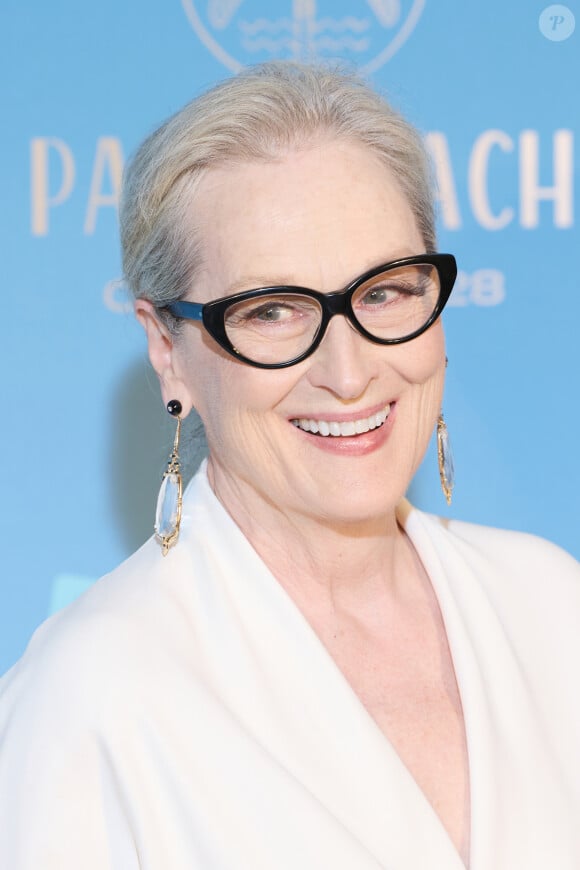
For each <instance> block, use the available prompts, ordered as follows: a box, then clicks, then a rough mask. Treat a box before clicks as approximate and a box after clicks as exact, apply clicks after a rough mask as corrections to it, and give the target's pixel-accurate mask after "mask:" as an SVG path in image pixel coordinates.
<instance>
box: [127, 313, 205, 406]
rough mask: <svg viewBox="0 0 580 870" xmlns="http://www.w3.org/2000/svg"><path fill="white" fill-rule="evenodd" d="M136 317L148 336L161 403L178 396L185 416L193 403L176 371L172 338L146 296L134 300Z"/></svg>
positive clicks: (150, 357)
mask: <svg viewBox="0 0 580 870" xmlns="http://www.w3.org/2000/svg"><path fill="white" fill-rule="evenodd" d="M135 316H136V318H137V320H138V321H139V323H140V324H141V326H142V327H143V329H144V330H145V334H146V336H147V347H148V351H149V360H150V361H151V365H152V366H153V368H154V369H155V371H156V373H157V377H158V378H159V383H160V386H161V394H162V397H163V402H164V404H165V405H167V402H169V401H170V400H172V399H179V401H180V402H181V405H182V407H183V413H182V417H184V418H185V417H186V416H187V415H188V413H189V411H190V410H191V408H192V402H191V400H190V398H189V394H188V391H187V388H186V386H185V384H184V383H183V381H182V379H181V378H180V376H179V374H178V371H177V365H176V358H175V355H176V348H175V338H174V336H173V335H172V334H171V332H170V331H169V329H168V328H167V326H166V325H165V324H164V323H163V322H162V321H161V320H160V318H159V315H158V314H157V311H156V309H155V306H154V305H153V304H152V303H151V302H150V301H149V300H148V299H137V300H136V301H135Z"/></svg>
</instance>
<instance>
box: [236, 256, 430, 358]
mask: <svg viewBox="0 0 580 870" xmlns="http://www.w3.org/2000/svg"><path fill="white" fill-rule="evenodd" d="M439 292H440V282H439V275H438V272H437V269H436V268H435V266H431V265H427V264H418V265H405V266H400V267H398V268H395V269H389V270H387V271H385V272H381V273H379V274H378V275H375V276H374V277H373V278H369V279H368V280H367V281H365V282H364V283H363V284H361V285H360V286H359V287H357V289H356V290H355V291H354V293H353V295H352V298H351V308H352V313H353V315H354V318H355V320H356V321H357V322H358V323H359V324H360V325H361V326H362V327H363V329H365V330H366V331H367V332H368V333H370V334H371V335H372V336H374V337H375V338H378V339H379V340H393V339H401V338H405V337H406V336H408V335H412V334H413V333H414V332H416V331H417V330H420V329H421V327H422V326H424V325H425V324H426V323H427V322H428V320H429V318H430V317H431V315H432V314H433V312H434V310H435V308H436V306H437V301H438V299H439ZM322 316H323V313H322V306H321V305H320V303H319V301H318V300H317V299H315V298H313V297H310V296H306V295H304V296H302V295H299V294H294V293H284V291H283V290H281V291H276V292H273V293H272V294H271V295H267V296H261V297H258V298H253V299H245V300H243V301H241V302H235V303H233V304H232V305H231V306H229V308H228V309H227V310H226V313H225V318H224V324H225V330H226V334H227V336H228V338H229V340H230V341H231V343H232V344H233V346H234V347H235V348H236V349H237V350H238V351H239V352H240V353H241V354H242V355H243V356H245V357H246V358H247V359H250V360H253V361H254V362H258V363H266V364H278V363H284V362H289V361H290V360H292V359H295V358H296V357H299V356H301V355H302V354H304V353H306V351H307V350H308V349H309V348H310V346H311V345H312V344H313V342H314V341H315V339H316V337H317V335H318V331H319V329H320V325H321V323H322Z"/></svg>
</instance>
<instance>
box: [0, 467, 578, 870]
mask: <svg viewBox="0 0 580 870" xmlns="http://www.w3.org/2000/svg"><path fill="white" fill-rule="evenodd" d="M400 521H401V523H402V524H403V525H404V527H405V529H406V531H407V533H408V534H409V536H410V538H411V540H412V542H413V544H414V546H415V547H416V549H417V551H418V553H419V555H420V557H421V559H422V561H423V563H424V565H425V568H426V570H427V572H428V574H429V576H430V578H431V581H432V583H433V586H434V588H435V591H436V594H437V597H438V600H439V604H440V607H441V610H442V614H443V618H444V622H445V625H446V628H447V632H448V637H449V644H450V649H451V654H452V657H453V662H454V665H455V669H456V674H457V680H458V685H459V690H460V694H461V699H462V702H463V708H464V714H465V721H466V731H467V739H468V750H469V763H470V777H471V791H472V831H471V837H472V856H471V868H472V870H520V868H522V870H523V868H525V870H546V867H554V868H558V870H578V868H579V867H580V739H579V736H580V700H579V693H578V679H577V669H578V663H579V662H580V631H579V615H580V565H578V563H577V562H575V561H574V560H573V559H572V558H571V557H569V556H567V555H566V554H564V553H562V552H561V551H560V550H558V549H557V548H556V547H554V546H553V545H551V544H548V543H546V542H545V541H541V540H539V539H536V538H533V537H530V536H525V535H521V534H517V533H510V532H501V531H497V530H491V529H487V528H482V527H478V526H472V525H468V524H464V523H458V522H450V523H445V522H443V521H441V520H438V519H435V518H433V517H430V516H427V515H424V514H421V513H420V512H419V511H416V510H414V509H413V508H411V507H410V506H409V505H407V504H404V505H403V506H402V508H401V511H400ZM0 747H1V749H0V866H1V867H2V868H6V870H81V868H82V870H136V868H139V870H198V868H199V870H274V868H275V870H315V868H316V870H320V868H325V870H326V868H332V870H377V868H387V870H424V868H429V870H439V868H444V870H461V868H462V867H463V864H462V862H461V860H460V858H459V856H458V854H457V852H456V851H455V849H454V847H453V845H452V843H451V841H450V840H449V837H448V836H447V834H446V832H445V830H444V828H443V826H442V825H441V823H440V822H439V820H438V818H437V817H436V815H435V813H434V812H433V810H432V809H431V807H430V805H429V803H428V802H427V800H426V799H425V797H424V796H423V794H422V793H421V791H420V790H419V788H418V786H417V785H416V783H415V782H414V780H413V779H412V777H411V776H410V774H409V773H408V771H407V770H406V768H405V767H404V766H403V765H402V763H401V761H400V760H399V758H398V756H397V755H396V753H395V752H394V750H393V748H392V747H391V746H390V744H389V743H388V741H387V740H386V739H385V737H384V736H383V734H382V733H381V732H380V730H379V729H378V727H377V726H376V725H375V723H374V721H373V720H372V719H371V717H370V716H369V714H368V713H367V712H366V710H365V709H364V707H363V706H362V704H361V703H360V701H359V700H358V698H357V697H356V695H355V694H354V692H353V691H352V689H351V688H350V686H349V685H348V683H347V682H346V680H345V679H344V677H343V676H342V674H341V673H340V671H339V670H338V668H337V667H336V665H335V664H334V662H333V660H332V659H331V658H330V656H329V655H328V653H327V652H326V650H325V648H324V647H323V645H322V644H321V642H320V641H319V640H318V638H317V636H316V635H315V634H314V632H313V631H312V630H311V628H310V627H309V625H308V623H307V622H306V621H305V620H304V618H303V617H302V615H301V614H300V612H299V611H298V609H297V608H296V607H295V606H294V604H293V603H292V601H291V600H290V599H289V598H288V596H287V595H286V593H285V592H284V590H283V589H282V588H281V587H280V585H279V584H278V583H277V582H276V580H275V579H274V578H273V577H272V575H271V574H270V572H269V571H268V569H267V568H266V567H265V565H264V564H263V563H262V561H261V560H260V559H259V557H258V556H257V554H256V553H255V551H254V550H253V549H252V547H251V546H250V544H249V543H248V541H247V540H246V539H245V538H244V537H243V535H242V534H241V532H240V531H239V529H238V528H237V527H236V526H235V524H234V523H233V521H232V520H231V518H230V517H229V516H228V514H227V513H226V512H225V511H224V509H223V508H222V507H221V505H220V504H219V502H218V501H217V499H216V498H215V496H214V495H213V493H212V492H211V489H210V487H209V484H208V482H207V478H206V476H205V474H204V473H203V472H202V473H201V474H198V475H197V477H196V478H195V479H194V481H193V482H192V484H191V485H190V487H189V489H188V491H187V493H186V496H185V503H184V517H183V522H182V532H181V538H180V541H179V543H178V545H177V546H176V547H175V548H174V549H173V550H171V551H170V553H169V554H168V556H167V557H166V558H163V557H162V556H161V551H160V548H159V547H158V545H157V544H156V543H155V542H154V541H149V542H147V543H146V544H145V545H144V546H143V547H142V548H141V549H140V550H139V551H138V552H137V553H136V554H135V555H134V556H133V557H131V558H130V559H129V560H128V561H127V562H126V563H125V564H124V565H122V566H121V567H120V568H118V569H117V570H116V571H114V572H113V573H112V574H110V575H108V576H107V577H105V578H103V579H102V580H100V581H99V582H98V583H97V584H95V586H94V587H92V588H91V589H90V590H89V592H88V593H87V594H85V595H84V596H83V597H82V598H81V599H79V600H78V601H77V602H76V603H74V604H73V605H72V606H71V607H69V608H67V609H66V610H65V611H63V612H62V613H60V614H58V615H56V616H55V617H53V618H52V619H50V620H49V621H48V622H47V623H45V624H44V625H43V626H42V627H41V628H40V629H39V630H38V631H37V633H36V634H35V636H34V638H33V640H32V641H31V644H30V646H29V649H28V651H27V653H26V654H25V656H24V658H23V659H22V660H21V661H20V662H19V663H18V664H17V665H16V666H15V667H14V668H13V669H12V670H11V671H10V672H9V673H8V675H6V676H5V678H4V679H3V680H2V681H1V682H0Z"/></svg>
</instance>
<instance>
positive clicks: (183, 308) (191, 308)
mask: <svg viewBox="0 0 580 870" xmlns="http://www.w3.org/2000/svg"><path fill="white" fill-rule="evenodd" d="M166 308H167V311H170V312H171V314H174V315H175V317H183V318H184V319H185V320H203V305H202V304H201V303H199V302H172V303H171V305H167V306H166Z"/></svg>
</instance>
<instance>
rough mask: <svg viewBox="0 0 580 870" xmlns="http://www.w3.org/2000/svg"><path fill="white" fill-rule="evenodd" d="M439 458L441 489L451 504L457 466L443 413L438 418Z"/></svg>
mask: <svg viewBox="0 0 580 870" xmlns="http://www.w3.org/2000/svg"><path fill="white" fill-rule="evenodd" d="M437 459H438V460H439V477H440V479H441V489H442V490H443V494H444V496H445V499H446V501H447V504H448V505H450V504H451V495H452V493H453V487H454V485H455V468H454V466H453V453H452V452H451V442H450V440H449V432H448V431H447V426H446V424H445V420H444V419H443V414H440V415H439V419H438V420H437Z"/></svg>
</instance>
